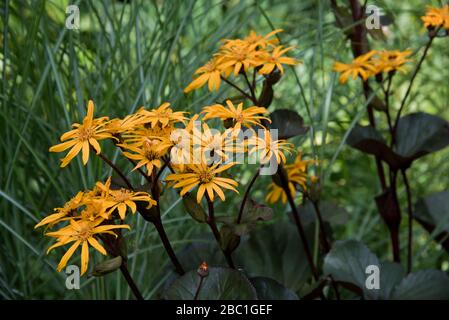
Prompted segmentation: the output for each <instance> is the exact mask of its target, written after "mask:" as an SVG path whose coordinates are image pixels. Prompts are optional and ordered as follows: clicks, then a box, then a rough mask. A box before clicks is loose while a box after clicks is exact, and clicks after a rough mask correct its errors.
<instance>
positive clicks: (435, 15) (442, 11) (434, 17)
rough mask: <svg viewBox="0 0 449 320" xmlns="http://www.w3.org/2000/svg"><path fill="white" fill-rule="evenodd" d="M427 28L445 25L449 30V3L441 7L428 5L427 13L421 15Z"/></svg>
mask: <svg viewBox="0 0 449 320" xmlns="http://www.w3.org/2000/svg"><path fill="white" fill-rule="evenodd" d="M421 20H422V21H423V22H424V26H425V27H426V28H439V27H443V28H444V29H446V30H449V5H448V4H446V5H444V6H443V7H441V8H435V7H428V8H427V11H426V15H424V16H422V17H421Z"/></svg>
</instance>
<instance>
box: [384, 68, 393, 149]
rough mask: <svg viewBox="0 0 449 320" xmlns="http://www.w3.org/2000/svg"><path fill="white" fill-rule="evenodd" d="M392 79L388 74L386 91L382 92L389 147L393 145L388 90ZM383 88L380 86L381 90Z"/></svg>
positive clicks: (391, 75) (390, 74)
mask: <svg viewBox="0 0 449 320" xmlns="http://www.w3.org/2000/svg"><path fill="white" fill-rule="evenodd" d="M392 79H393V74H392V73H389V74H388V82H387V89H386V90H384V96H385V114H386V116H387V122H388V130H389V131H390V135H391V145H393V144H394V143H395V142H394V131H393V124H392V123H391V115H390V89H391V82H392ZM383 87H384V86H383V85H382V88H383Z"/></svg>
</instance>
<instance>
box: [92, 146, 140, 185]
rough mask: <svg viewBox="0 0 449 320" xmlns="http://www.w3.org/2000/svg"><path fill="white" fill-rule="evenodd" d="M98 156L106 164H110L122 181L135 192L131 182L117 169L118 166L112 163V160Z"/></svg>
mask: <svg viewBox="0 0 449 320" xmlns="http://www.w3.org/2000/svg"><path fill="white" fill-rule="evenodd" d="M98 156H99V157H100V158H101V160H103V161H104V162H106V164H108V165H109V166H110V167H111V168H112V170H114V171H115V172H116V173H117V174H118V175H119V176H120V178H122V180H123V181H124V182H125V183H126V185H127V186H128V189H130V190H134V187H133V186H132V184H131V182H129V180H128V178H127V177H126V176H125V175H124V173H123V172H122V171H121V170H120V169H119V168H117V166H116V165H115V164H113V163H112V161H111V160H109V159H108V158H107V157H106V156H105V155H104V154H102V153H99V154H98Z"/></svg>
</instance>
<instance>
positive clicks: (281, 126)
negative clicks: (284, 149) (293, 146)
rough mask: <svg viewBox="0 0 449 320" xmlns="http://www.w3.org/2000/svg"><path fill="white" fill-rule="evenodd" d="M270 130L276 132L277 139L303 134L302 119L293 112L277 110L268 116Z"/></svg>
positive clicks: (304, 130)
mask: <svg viewBox="0 0 449 320" xmlns="http://www.w3.org/2000/svg"><path fill="white" fill-rule="evenodd" d="M270 118H271V125H270V128H272V129H277V130H278V139H288V138H292V137H295V136H299V135H302V134H305V133H306V132H307V130H308V128H307V127H305V126H304V120H303V118H302V117H301V116H300V115H299V114H298V113H297V112H296V111H293V110H288V109H278V110H275V111H274V112H272V113H271V114H270Z"/></svg>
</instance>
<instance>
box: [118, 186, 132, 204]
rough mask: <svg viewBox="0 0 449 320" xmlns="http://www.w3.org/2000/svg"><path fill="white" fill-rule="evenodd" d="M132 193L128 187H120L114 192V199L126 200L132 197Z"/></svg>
mask: <svg viewBox="0 0 449 320" xmlns="http://www.w3.org/2000/svg"><path fill="white" fill-rule="evenodd" d="M131 196H132V194H131V192H129V191H128V190H126V189H120V190H118V192H117V193H114V199H115V200H116V201H117V202H124V201H126V200H129V199H130V198H131Z"/></svg>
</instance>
